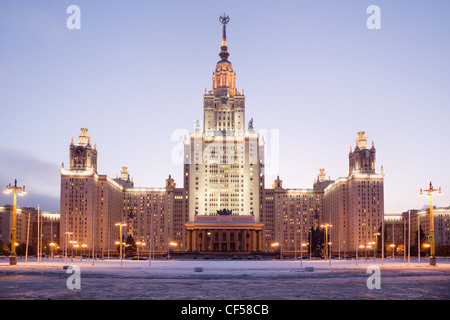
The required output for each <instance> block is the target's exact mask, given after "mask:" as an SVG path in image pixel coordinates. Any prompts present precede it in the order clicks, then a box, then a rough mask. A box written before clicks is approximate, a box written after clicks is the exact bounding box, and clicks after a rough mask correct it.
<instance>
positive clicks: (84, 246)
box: [80, 243, 87, 261]
mask: <svg viewBox="0 0 450 320" xmlns="http://www.w3.org/2000/svg"><path fill="white" fill-rule="evenodd" d="M86 247H87V244H85V243H83V244H82V245H81V258H80V261H83V248H86Z"/></svg>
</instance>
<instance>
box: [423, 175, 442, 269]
mask: <svg viewBox="0 0 450 320" xmlns="http://www.w3.org/2000/svg"><path fill="white" fill-rule="evenodd" d="M423 191H426V192H428V196H429V197H430V235H429V236H428V241H429V242H430V258H429V261H430V266H435V265H436V255H435V242H434V221H433V200H432V194H433V193H435V192H438V194H439V195H442V191H441V187H439V189H435V188H433V185H432V184H431V181H430V189H428V190H423ZM423 191H422V188H420V193H419V195H423Z"/></svg>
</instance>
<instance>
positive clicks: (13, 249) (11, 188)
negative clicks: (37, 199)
mask: <svg viewBox="0 0 450 320" xmlns="http://www.w3.org/2000/svg"><path fill="white" fill-rule="evenodd" d="M11 192H14V202H13V221H12V229H11V255H10V256H9V264H10V265H16V264H17V255H16V245H15V243H16V215H17V210H16V209H17V208H16V207H17V192H19V196H23V195H24V194H25V193H26V191H25V186H23V187H18V186H17V179H15V180H14V185H13V186H12V185H11V183H10V184H9V185H7V186H6V189H5V193H6V194H10V193H11Z"/></svg>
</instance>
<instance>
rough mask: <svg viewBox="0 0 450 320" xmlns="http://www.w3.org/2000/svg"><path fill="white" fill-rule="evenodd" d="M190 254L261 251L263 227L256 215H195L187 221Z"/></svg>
mask: <svg viewBox="0 0 450 320" xmlns="http://www.w3.org/2000/svg"><path fill="white" fill-rule="evenodd" d="M185 225H186V229H187V251H196V252H224V253H225V252H236V253H238V252H259V251H262V227H263V224H262V223H260V222H255V217H254V216H239V215H235V216H233V215H210V216H206V215H196V216H195V217H194V221H193V222H187V223H186V224H185Z"/></svg>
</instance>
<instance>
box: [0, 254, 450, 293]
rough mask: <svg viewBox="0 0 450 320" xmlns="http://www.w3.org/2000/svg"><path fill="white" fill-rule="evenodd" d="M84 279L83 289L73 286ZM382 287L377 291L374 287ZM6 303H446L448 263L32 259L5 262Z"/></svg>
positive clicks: (0, 282) (1, 262)
mask: <svg viewBox="0 0 450 320" xmlns="http://www.w3.org/2000/svg"><path fill="white" fill-rule="evenodd" d="M74 266H76V267H74ZM373 266H376V267H375V268H373ZM77 267H78V268H79V269H78V268H77ZM77 270H79V272H76V273H74V272H75V271H77ZM78 275H79V278H78V279H79V282H78V283H79V284H80V289H76V287H75V288H73V287H74V286H73V284H75V283H76V282H77V281H78V280H77V279H75V277H77V276H78ZM378 275H379V277H378ZM374 277H378V279H375V278H374ZM377 281H378V284H379V288H377V287H373V286H372V288H370V283H373V284H375V283H376V282H377ZM369 282H370V283H369ZM368 283H369V285H368ZM71 286H72V288H70V287H71ZM0 299H58V300H65V299H100V300H105V299H134V300H136V299H162V300H185V299H187V300H226V299H232V300H273V299H276V300H291V299H301V300H304V299H345V300H347V299H353V300H354V299H445V300H448V299H450V259H446V258H439V259H438V261H437V266H433V267H432V266H429V264H428V260H427V259H425V258H422V259H421V263H420V264H419V263H418V261H417V259H415V258H414V259H413V258H412V259H411V260H410V263H409V264H408V262H407V261H406V262H405V261H404V259H403V257H402V258H396V259H395V260H394V261H392V259H385V260H384V263H383V264H382V263H381V260H380V259H377V260H376V261H374V260H373V259H368V260H367V261H364V260H359V261H358V262H357V263H356V261H354V260H347V261H343V260H332V261H331V263H330V262H329V261H328V260H312V261H310V260H308V259H304V260H281V261H280V260H202V259H199V260H169V261H167V260H153V261H151V265H150V263H149V261H148V260H141V261H135V260H133V261H131V260H123V261H122V263H121V262H120V260H117V259H116V260H95V261H94V263H92V260H87V259H83V261H80V260H79V259H74V260H73V261H71V260H70V259H68V261H67V263H65V261H64V260H63V259H61V258H55V259H53V261H51V259H45V260H44V261H42V262H40V263H37V261H36V259H35V258H34V259H28V262H26V263H25V262H24V260H23V259H19V260H18V264H17V265H16V266H10V265H9V262H8V259H7V258H6V257H5V258H2V259H0Z"/></svg>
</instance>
